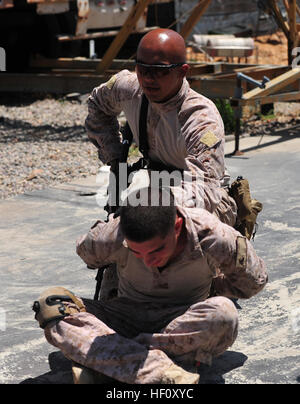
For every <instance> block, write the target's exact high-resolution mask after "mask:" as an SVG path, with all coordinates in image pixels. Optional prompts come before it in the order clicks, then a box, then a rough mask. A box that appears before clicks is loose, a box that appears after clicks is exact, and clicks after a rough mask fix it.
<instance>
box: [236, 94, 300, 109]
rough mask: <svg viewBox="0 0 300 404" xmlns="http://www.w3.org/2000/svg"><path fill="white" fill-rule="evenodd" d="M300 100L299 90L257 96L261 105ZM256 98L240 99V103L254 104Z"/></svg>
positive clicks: (243, 104)
mask: <svg viewBox="0 0 300 404" xmlns="http://www.w3.org/2000/svg"><path fill="white" fill-rule="evenodd" d="M298 100H300V91H292V92H289V93H280V94H274V95H268V96H266V97H262V98H259V103H260V104H261V105H264V104H274V102H289V101H298ZM256 103H257V99H255V98H254V99H250V100H241V101H240V105H241V106H246V105H256Z"/></svg>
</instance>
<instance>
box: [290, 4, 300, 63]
mask: <svg viewBox="0 0 300 404" xmlns="http://www.w3.org/2000/svg"><path fill="white" fill-rule="evenodd" d="M288 5H289V8H288V15H289V25H290V41H289V55H288V56H289V65H291V64H292V62H293V55H292V50H293V49H294V48H296V47H297V46H298V31H297V21H296V13H297V8H296V6H297V3H296V0H288Z"/></svg>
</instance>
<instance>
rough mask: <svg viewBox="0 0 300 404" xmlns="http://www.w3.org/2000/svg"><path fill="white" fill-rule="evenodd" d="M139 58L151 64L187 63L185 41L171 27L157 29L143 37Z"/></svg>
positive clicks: (138, 53)
mask: <svg viewBox="0 0 300 404" xmlns="http://www.w3.org/2000/svg"><path fill="white" fill-rule="evenodd" d="M137 59H138V60H141V61H143V62H144V63H149V64H159V63H166V64H172V63H185V61H186V47H185V41H184V39H183V38H182V36H181V35H179V34H178V33H177V32H175V31H172V30H171V29H163V28H158V29H155V30H153V31H150V32H148V34H146V35H145V36H144V37H143V38H142V39H141V41H140V43H139V46H138V50H137Z"/></svg>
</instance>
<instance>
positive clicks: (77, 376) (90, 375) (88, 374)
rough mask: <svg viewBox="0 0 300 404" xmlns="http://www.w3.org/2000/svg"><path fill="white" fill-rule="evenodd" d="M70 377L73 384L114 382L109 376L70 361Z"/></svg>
mask: <svg viewBox="0 0 300 404" xmlns="http://www.w3.org/2000/svg"><path fill="white" fill-rule="evenodd" d="M72 376H73V382H74V384H109V383H114V382H116V381H115V380H114V379H112V378H111V377H109V376H105V375H103V374H102V373H100V372H96V371H95V370H93V369H90V368H87V367H85V366H82V365H80V364H79V363H76V362H73V361H72Z"/></svg>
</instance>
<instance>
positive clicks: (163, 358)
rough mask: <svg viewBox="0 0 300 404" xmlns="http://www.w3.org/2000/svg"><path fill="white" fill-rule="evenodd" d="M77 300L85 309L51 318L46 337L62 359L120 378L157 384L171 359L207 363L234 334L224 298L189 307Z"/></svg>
mask: <svg viewBox="0 0 300 404" xmlns="http://www.w3.org/2000/svg"><path fill="white" fill-rule="evenodd" d="M82 301H83V303H84V305H85V307H86V310H87V311H86V312H78V313H76V314H72V315H70V316H67V317H65V318H64V319H62V320H60V321H58V322H56V323H50V324H49V325H48V326H47V327H46V328H45V336H46V338H47V340H48V342H49V343H50V344H52V345H54V346H56V347H58V348H59V349H60V350H61V351H62V352H63V354H64V355H65V356H66V357H67V358H69V359H72V360H73V361H75V362H77V363H80V364H81V365H83V366H86V367H88V368H91V369H93V370H96V371H98V372H100V373H102V374H105V375H106V376H109V377H112V378H113V379H115V380H118V381H120V382H123V383H129V384H155V383H159V381H160V379H161V377H162V374H163V372H164V371H165V370H167V369H168V368H169V367H170V366H171V365H172V364H173V363H176V364H177V365H178V364H179V365H181V366H182V367H183V368H188V367H189V366H191V365H194V364H195V361H199V362H201V363H206V364H210V363H211V360H212V358H213V357H214V356H218V355H220V354H222V353H223V352H225V351H226V349H228V348H229V347H230V346H231V345H232V344H233V342H234V341H235V339H236V337H237V328H238V313H237V310H236V308H235V306H234V304H233V303H232V302H231V300H229V299H227V298H226V297H221V296H218V297H212V298H209V299H207V300H205V301H201V302H198V303H195V304H193V305H191V306H174V305H172V306H171V305H162V304H155V303H138V302H133V301H131V300H129V299H127V298H121V297H119V298H115V299H112V300H110V301H109V302H101V301H94V300H88V299H82ZM65 304H73V303H67V302H66V303H65Z"/></svg>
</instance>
